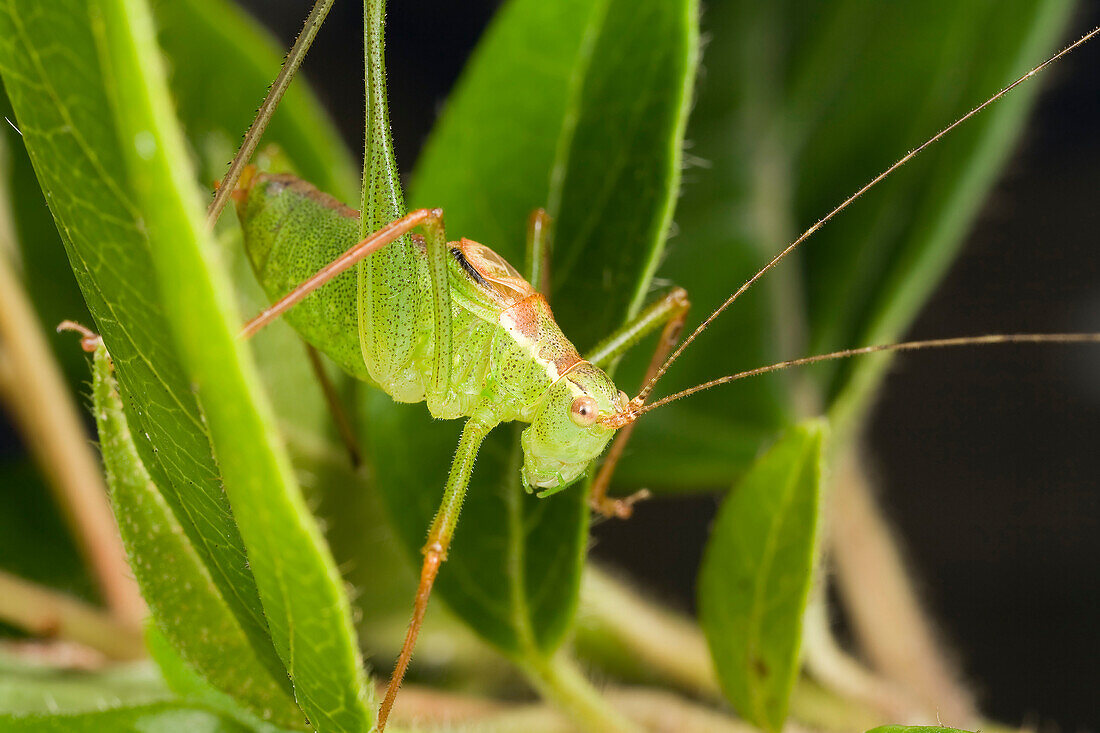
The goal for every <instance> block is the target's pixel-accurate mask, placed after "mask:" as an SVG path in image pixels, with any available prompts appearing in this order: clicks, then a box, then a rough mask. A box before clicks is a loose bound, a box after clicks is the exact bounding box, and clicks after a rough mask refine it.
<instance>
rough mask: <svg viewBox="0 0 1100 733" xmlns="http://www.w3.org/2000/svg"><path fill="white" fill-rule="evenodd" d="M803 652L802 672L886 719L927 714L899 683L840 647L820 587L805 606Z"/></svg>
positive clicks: (921, 717) (918, 716)
mask: <svg viewBox="0 0 1100 733" xmlns="http://www.w3.org/2000/svg"><path fill="white" fill-rule="evenodd" d="M803 655H804V658H805V660H804V662H803V663H804V665H805V669H806V671H807V672H808V673H809V674H810V675H812V676H813V677H814V678H815V679H816V680H817V681H818V682H819V683H821V685H823V686H824V687H825V688H827V689H829V690H832V691H833V692H834V693H836V694H839V695H842V696H843V697H845V698H848V699H850V700H858V701H859V702H861V703H863V704H865V705H868V706H870V707H872V708H873V709H875V710H877V711H878V714H879V715H881V716H882V717H883V718H884V719H886V720H891V721H904V722H910V721H919V720H921V719H924V718H927V717H928V716H929V711H928V710H926V709H923V708H922V706H921V704H920V703H919V702H918V701H917V700H915V699H913V697H912V696H911V695H908V694H906V692H905V691H904V690H902V689H901V688H900V686H898V685H895V684H893V683H892V682H891V681H890V680H886V679H883V678H882V677H879V676H877V675H876V674H874V673H873V672H871V671H870V670H868V669H867V668H865V667H864V666H863V665H862V664H860V663H859V662H858V661H856V660H855V659H853V658H852V657H851V656H849V655H848V654H847V653H845V651H844V650H843V649H841V648H840V645H839V644H837V642H836V639H835V638H834V637H833V632H832V629H831V628H830V625H829V617H828V610H827V608H826V602H825V598H824V589H823V588H818V589H815V591H814V596H813V597H812V598H811V599H810V604H809V607H808V608H807V609H806V618H805V626H804V629H803Z"/></svg>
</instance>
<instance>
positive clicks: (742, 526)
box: [698, 422, 824, 731]
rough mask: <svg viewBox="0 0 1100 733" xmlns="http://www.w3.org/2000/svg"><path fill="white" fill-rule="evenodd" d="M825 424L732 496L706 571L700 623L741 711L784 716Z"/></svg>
mask: <svg viewBox="0 0 1100 733" xmlns="http://www.w3.org/2000/svg"><path fill="white" fill-rule="evenodd" d="M823 433H824V427H823V426H822V425H821V424H820V423H817V422H811V423H806V424H804V425H802V426H799V427H796V428H793V429H792V430H791V431H790V432H788V433H787V434H786V435H784V436H783V437H782V438H780V440H779V442H778V443H776V444H775V446H774V447H772V449H771V450H769V451H768V452H767V453H766V454H765V455H763V456H762V457H761V458H760V459H759V460H758V461H757V462H756V463H755V464H753V466H752V468H751V469H750V470H749V472H748V473H747V474H746V475H745V477H744V478H743V479H742V480H741V482H740V483H739V484H738V485H737V486H736V487H734V489H733V491H732V492H731V493H730V494H729V496H728V497H726V500H725V501H724V502H723V504H722V508H721V509H720V510H719V513H718V518H717V520H716V521H715V523H714V527H713V529H712V530H711V536H710V540H709V541H708V543H707V548H706V551H705V554H704V556H703V564H702V567H701V569H700V571H699V588H698V590H699V621H700V623H701V624H702V627H703V632H704V633H705V635H706V637H707V642H708V644H709V645H710V651H711V657H712V658H713V660H714V667H715V669H716V670H717V672H718V681H719V683H720V684H721V687H722V691H723V693H724V694H725V696H726V698H727V699H728V700H729V701H730V703H732V705H733V707H734V709H735V710H737V712H738V714H740V715H741V716H742V717H744V718H745V719H746V720H748V721H749V722H751V723H753V724H754V725H757V726H759V727H761V728H764V729H765V730H768V731H778V730H780V729H781V728H782V727H783V722H784V720H785V719H786V717H787V706H788V703H789V699H790V694H791V689H792V688H793V686H794V681H795V678H796V677H797V675H798V654H799V648H800V645H801V640H802V615H803V612H804V611H805V608H806V599H807V597H808V596H809V591H810V584H811V581H812V576H813V566H814V543H815V538H816V535H817V524H818V516H817V514H818V504H819V492H820V482H821V446H822V438H823Z"/></svg>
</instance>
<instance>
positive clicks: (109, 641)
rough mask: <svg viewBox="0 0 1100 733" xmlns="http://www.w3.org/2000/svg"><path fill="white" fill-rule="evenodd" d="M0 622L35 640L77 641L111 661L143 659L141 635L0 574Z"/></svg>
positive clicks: (62, 597)
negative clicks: (35, 637)
mask: <svg viewBox="0 0 1100 733" xmlns="http://www.w3.org/2000/svg"><path fill="white" fill-rule="evenodd" d="M0 620H3V621H5V622H7V623H9V624H11V625H13V626H15V627H17V628H19V629H22V630H23V631H26V632H27V633H29V634H33V635H35V636H40V637H45V638H54V639H66V640H69V641H76V642H79V643H81V644H84V645H85V646H88V647H91V648H92V649H95V650H96V651H99V652H102V653H103V654H104V655H106V656H107V657H110V658H111V659H139V658H141V657H143V656H145V644H144V642H143V641H142V638H141V632H140V631H138V630H136V629H135V628H133V627H132V626H129V625H125V624H120V623H119V622H118V621H116V620H115V619H113V618H111V617H110V616H109V615H108V614H106V613H103V612H102V611H100V610H99V609H97V608H95V607H94V606H91V605H89V604H87V603H84V602H83V601H79V600H77V599H75V598H72V597H70V596H67V595H64V594H62V593H58V592H57V591H53V590H49V589H47V588H43V587H42V586H39V585H35V584H34V583H31V582H28V581H26V580H22V579H21V578H17V577H15V576H14V575H11V574H9V573H6V572H4V571H3V570H0Z"/></svg>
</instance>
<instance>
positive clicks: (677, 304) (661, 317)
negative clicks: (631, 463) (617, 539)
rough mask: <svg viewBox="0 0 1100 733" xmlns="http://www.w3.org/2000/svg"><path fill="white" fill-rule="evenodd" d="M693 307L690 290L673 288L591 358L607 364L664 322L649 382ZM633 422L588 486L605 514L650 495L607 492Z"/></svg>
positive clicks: (626, 512) (592, 502) (626, 509)
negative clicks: (611, 494)
mask: <svg viewBox="0 0 1100 733" xmlns="http://www.w3.org/2000/svg"><path fill="white" fill-rule="evenodd" d="M690 307H691V301H690V300H689V299H688V294H687V291H686V290H684V289H683V288H675V289H673V290H672V291H670V292H669V293H668V294H667V295H665V296H664V297H663V298H661V299H660V300H658V301H657V302H656V303H653V304H652V305H650V306H649V307H648V308H646V309H645V310H644V311H642V312H641V313H640V314H639V315H638V317H637V318H635V319H633V320H632V321H630V322H629V323H627V324H626V325H625V326H623V327H622V328H620V329H619V330H618V331H616V332H615V333H613V334H611V335H610V336H608V337H607V338H606V339H604V340H603V341H602V342H600V343H599V344H598V345H597V346H596V348H595V349H594V350H593V352H592V354H591V355H590V356H589V357H588V360H589V361H590V362H592V363H593V364H595V365H596V366H598V367H601V368H604V367H607V366H609V365H610V364H611V363H613V362H614V361H615V359H617V358H618V357H619V356H621V355H622V354H624V353H625V352H626V351H628V350H629V349H630V348H631V347H632V346H634V345H635V344H637V343H638V342H639V341H640V340H642V339H643V338H645V337H646V336H647V335H649V334H650V333H652V332H653V331H655V330H656V329H657V328H658V327H662V326H663V328H662V329H661V336H660V338H659V339H658V340H657V346H656V348H655V349H654V351H653V356H652V357H651V358H650V360H649V366H648V367H647V368H646V373H645V377H643V379H642V384H643V385H645V384H648V383H649V380H650V379H652V378H653V375H654V374H656V373H657V370H658V369H659V368H660V367H661V364H663V363H664V361H665V359H666V358H667V357H668V355H669V354H670V353H671V352H672V350H673V349H674V348H675V347H676V344H677V343H679V341H680V333H681V332H682V331H683V329H684V323H685V322H686V321H687V314H688V309H689V308H690ZM634 425H635V423H633V422H631V423H628V424H627V425H624V426H623V427H622V428H620V429H619V434H618V435H617V436H615V441H614V442H613V443H612V444H611V448H610V449H609V450H608V452H607V457H606V458H605V459H604V461H603V464H602V465H601V466H600V470H599V472H598V473H597V474H596V478H595V479H594V480H593V481H592V486H591V487H590V489H589V493H588V504H589V506H590V507H592V509H593V510H595V511H597V512H599V513H600V514H602V515H603V516H605V517H618V518H620V519H626V518H628V517H630V515H631V514H632V513H633V511H634V504H635V503H637V502H638V501H641V500H642V499H645V498H647V497H648V496H649V492H648V491H646V490H645V489H642V490H640V491H636V492H634V493H633V494H631V495H630V496H627V497H625V498H622V499H612V498H610V497H608V495H607V491H608V489H609V488H610V487H611V477H612V476H613V475H614V473H615V468H616V467H617V466H618V465H619V460H620V459H621V458H622V456H623V451H624V450H625V449H626V444H627V443H628V442H629V441H630V436H631V435H632V434H633V432H634Z"/></svg>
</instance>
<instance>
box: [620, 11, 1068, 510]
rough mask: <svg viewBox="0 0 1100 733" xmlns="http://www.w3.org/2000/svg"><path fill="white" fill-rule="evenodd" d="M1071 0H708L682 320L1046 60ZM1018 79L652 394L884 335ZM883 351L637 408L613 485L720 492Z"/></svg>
mask: <svg viewBox="0 0 1100 733" xmlns="http://www.w3.org/2000/svg"><path fill="white" fill-rule="evenodd" d="M1071 7H1072V3H1071V2H1069V1H1068V0H1012V1H1011V2H1007V3H1006V2H992V1H986V0H973V1H972V2H966V3H956V4H952V5H951V6H944V7H938V8H930V7H928V6H927V5H925V4H923V3H890V4H882V3H862V2H852V1H838V2H823V3H815V4H813V5H812V6H805V5H802V4H797V6H796V5H790V6H787V5H785V4H783V3H768V4H764V5H761V4H757V3H746V2H727V3H717V4H714V5H713V6H711V7H709V8H708V10H707V12H706V13H705V15H704V21H703V28H704V32H705V33H707V34H708V36H709V38H710V42H709V43H708V46H707V50H706V69H707V73H706V75H705V76H704V77H703V78H702V79H701V82H700V85H699V91H698V102H697V104H696V109H695V111H694V113H693V115H692V119H691V126H690V128H689V132H688V139H689V140H690V141H691V142H692V145H691V148H690V155H691V159H692V160H694V161H696V163H697V166H696V167H693V168H691V169H689V170H688V172H687V173H686V174H685V183H684V198H683V201H682V202H681V206H680V208H679V209H678V212H677V217H676V222H677V224H678V226H679V235H678V236H677V237H676V238H675V239H674V240H673V241H672V243H671V246H670V248H669V257H668V259H667V261H666V262H665V264H664V266H663V267H662V268H661V270H660V275H661V276H662V277H667V278H669V279H670V280H671V281H672V282H675V283H676V284H678V285H681V286H683V287H685V288H687V290H688V292H689V293H690V295H691V297H692V300H693V302H694V304H695V309H696V310H695V314H694V316H695V318H694V320H695V321H696V322H697V321H698V320H700V319H701V318H702V317H704V316H705V315H706V313H707V312H708V311H709V310H710V309H711V308H713V307H714V306H716V305H718V304H719V303H721V301H722V300H723V299H724V298H725V297H726V296H727V295H728V294H729V293H730V292H732V291H733V290H734V289H735V288H736V287H737V286H738V285H740V283H742V282H744V281H745V280H746V279H747V278H748V277H749V276H750V275H751V274H752V273H753V272H754V271H755V270H756V269H758V268H759V267H760V266H761V265H763V264H764V263H765V262H766V261H767V259H768V258H770V257H771V256H773V255H774V254H775V253H777V252H778V251H779V250H780V249H782V248H783V246H785V245H786V244H787V243H788V242H790V241H791V240H793V239H794V238H795V236H797V235H798V233H799V232H801V231H802V230H804V229H805V228H807V227H808V226H810V225H811V224H813V223H814V222H815V221H816V220H817V219H819V218H820V217H822V216H824V215H825V214H826V213H827V212H828V211H829V210H830V209H831V208H832V207H833V206H835V205H837V204H839V203H840V202H841V201H842V200H843V199H844V198H846V197H847V196H848V195H849V194H851V193H852V192H854V191H855V190H856V189H858V188H859V187H860V186H861V185H863V184H864V183H866V182H867V181H868V180H870V179H871V178H872V177H873V176H874V175H876V174H877V173H879V172H881V171H882V170H884V169H885V168H886V167H888V166H889V165H890V164H891V163H893V162H894V161H895V160H897V159H898V158H900V157H901V156H902V155H904V154H905V153H906V152H907V151H908V150H910V149H911V148H913V147H915V146H916V145H918V144H919V143H921V142H923V141H924V140H925V139H927V138H928V137H930V136H931V135H933V134H934V133H935V132H937V131H939V130H940V129H941V128H943V127H944V126H946V125H947V124H948V123H949V122H951V121H952V120H954V119H955V118H957V117H959V116H961V115H962V114H963V113H965V112H967V111H968V110H969V109H970V108H971V107H973V106H974V105H975V104H977V103H978V102H979V101H981V100H983V99H985V98H986V97H988V96H990V95H991V94H992V93H993V92H995V91H996V90H997V89H999V88H1000V87H1002V86H1004V85H1006V84H1007V83H1009V82H1010V81H1012V80H1014V79H1015V78H1016V77H1017V76H1019V75H1021V74H1023V73H1024V72H1026V71H1027V70H1028V69H1029V68H1031V67H1032V66H1033V65H1034V64H1036V63H1039V62H1040V61H1042V60H1043V59H1044V58H1046V56H1047V55H1048V54H1049V53H1050V51H1051V49H1052V48H1053V47H1054V45H1055V43H1056V41H1057V40H1058V39H1059V38H1060V37H1061V35H1062V32H1063V29H1064V28H1065V24H1066V21H1067V20H1068V14H1069V10H1070V8H1071ZM1037 90H1038V85H1037V84H1029V85H1025V86H1024V87H1023V88H1021V89H1018V90H1016V91H1017V92H1022V93H1018V94H1012V95H1010V96H1009V97H1008V98H1007V99H1005V100H1002V101H1001V102H1000V103H998V104H997V105H995V106H994V107H993V108H992V109H990V110H987V111H986V112H984V113H983V114H982V115H981V116H979V117H978V118H977V119H976V120H972V121H971V122H970V123H969V124H968V125H966V126H964V129H962V130H959V131H957V132H956V133H955V134H953V135H951V136H950V137H949V139H948V140H946V141H945V142H944V143H941V144H940V145H938V146H937V147H936V148H934V149H932V150H930V151H928V152H927V153H925V154H923V155H922V156H921V157H920V158H919V159H917V160H916V161H914V162H913V163H911V164H909V165H907V166H906V167H905V168H903V169H902V170H901V171H899V172H898V173H896V174H894V176H892V177H891V178H890V179H889V180H888V181H887V182H886V183H884V184H883V185H882V186H881V187H879V188H878V189H877V190H876V191H874V192H872V193H870V194H868V195H867V196H866V197H865V198H864V199H863V200H861V201H860V202H859V205H858V206H853V207H852V208H851V209H850V210H848V211H846V212H844V214H843V215H841V216H840V217H838V219H837V220H836V221H835V222H832V223H830V224H829V225H828V226H826V227H825V228H824V229H823V230H822V231H820V232H818V233H817V234H815V235H814V236H813V238H812V239H811V240H810V241H809V242H808V243H807V244H806V245H805V246H804V247H803V248H802V249H801V251H800V253H799V254H798V256H796V257H792V258H790V259H788V260H787V261H785V262H784V263H783V265H782V266H781V267H779V268H777V269H776V270H775V271H773V272H771V273H769V275H768V276H767V278H766V280H765V281H763V282H762V283H760V286H758V287H757V288H756V289H755V292H753V291H750V293H749V294H748V295H746V296H745V297H744V298H743V299H742V300H739V301H738V302H737V304H736V305H735V306H734V307H733V308H732V309H731V310H730V312H728V313H727V314H725V315H723V317H722V318H721V319H720V320H719V321H717V322H716V324H715V325H714V326H713V327H712V328H711V332H710V333H708V334H707V335H706V336H704V337H702V338H700V340H699V342H698V344H697V345H696V346H695V347H694V348H693V349H691V350H689V351H688V352H687V353H686V354H685V356H684V358H683V359H681V360H680V362H679V363H678V364H677V367H676V368H675V369H674V370H673V372H672V373H670V375H669V377H668V378H667V380H666V382H665V383H664V385H663V386H662V388H661V391H662V392H671V391H674V390H675V389H677V388H680V387H684V386H688V385H690V384H694V383H698V382H701V381H705V380H706V379H708V378H713V377H715V376H720V375H722V374H728V373H732V372H734V371H739V370H741V369H748V368H752V367H756V366H760V365H763V364H766V363H770V362H773V361H778V360H779V359H782V358H790V357H795V356H802V355H806V354H810V353H817V352H823V351H830V350H834V349H840V348H845V347H851V346H860V345H864V344H868V343H877V342H884V341H889V340H893V339H897V338H898V337H899V336H900V335H901V334H902V333H903V332H904V329H905V327H906V326H907V325H908V324H909V323H910V321H911V320H912V319H913V317H914V316H915V314H916V312H917V310H918V309H919V307H920V305H921V304H922V303H923V302H924V300H925V299H926V298H927V297H928V295H929V294H930V292H931V290H932V288H933V287H934V286H935V285H936V283H937V282H938V281H939V279H940V277H941V276H942V274H943V272H944V269H945V268H946V266H947V264H948V263H949V262H950V261H951V259H952V257H953V256H954V254H955V252H956V251H957V249H958V246H959V244H960V242H961V241H962V237H963V236H964V235H965V234H966V232H967V228H968V227H969V225H970V223H971V222H972V221H973V219H974V217H975V215H976V214H977V212H978V208H979V206H980V204H981V203H982V201H983V200H984V198H985V196H986V194H987V193H988V191H989V189H990V187H991V185H992V183H993V180H994V177H995V175H996V173H997V171H999V170H1000V167H1001V165H1002V164H1003V162H1004V160H1005V158H1006V156H1007V155H1008V153H1009V152H1010V151H1011V150H1012V147H1013V145H1014V143H1015V141H1016V139H1017V136H1018V134H1019V131H1020V129H1021V127H1022V124H1023V121H1024V120H1025V117H1026V114H1027V112H1028V110H1029V109H1030V107H1031V102H1032V100H1033V98H1034V95H1035V93H1036V92H1037ZM689 326H690V324H689ZM885 363H886V360H882V359H879V360H873V359H872V360H869V359H863V360H858V361H853V362H851V363H847V364H841V365H832V366H827V367H826V368H822V369H820V370H818V371H816V372H813V373H812V374H810V373H801V374H800V373H787V374H784V375H776V376H774V377H764V378H758V379H753V380H752V382H751V383H745V384H743V385H735V386H731V387H726V388H722V389H720V390H715V391H713V392H709V393H707V394H706V395H704V396H702V397H698V398H694V399H691V400H686V401H684V402H682V403H678V404H676V405H674V406H670V407H669V408H667V409H665V410H660V411H656V412H654V413H653V415H652V416H651V417H650V418H648V420H642V421H640V422H639V427H638V430H637V433H636V435H637V437H636V438H635V440H636V441H637V442H636V443H635V444H634V445H633V446H632V449H631V451H630V456H628V457H627V458H626V459H625V460H624V462H623V468H622V470H621V471H620V475H619V481H620V482H621V483H623V484H624V485H628V486H633V485H639V484H642V483H644V484H645V485H649V486H654V485H655V486H657V487H660V488H662V489H663V490H669V491H682V490H692V489H702V488H707V487H720V486H724V485H728V483H729V481H730V480H732V479H733V478H734V477H736V476H737V475H738V474H739V473H740V472H742V471H744V470H745V467H746V465H747V462H748V461H749V460H751V458H752V457H753V456H754V455H755V454H756V452H757V451H758V450H759V448H760V446H761V445H762V444H763V443H765V442H766V441H767V440H769V439H770V437H771V436H774V435H775V433H776V432H777V431H778V429H779V428H780V427H781V426H783V425H785V424H788V423H789V421H790V420H791V419H792V418H793V417H794V416H796V415H809V414H815V413H816V412H818V411H819V410H821V409H826V408H831V407H833V406H834V405H836V403H837V401H838V400H841V399H846V400H847V402H846V403H844V404H843V405H842V409H843V410H844V411H845V412H846V413H849V414H859V413H861V411H862V407H863V406H864V405H865V404H866V397H867V396H868V394H869V390H870V389H871V388H872V387H873V386H874V385H875V384H876V383H877V381H878V377H880V376H881V373H882V367H883V365H884V364H885ZM670 440H673V441H675V443H674V445H673V446H672V447H671V449H670V448H669V441H670Z"/></svg>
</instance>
